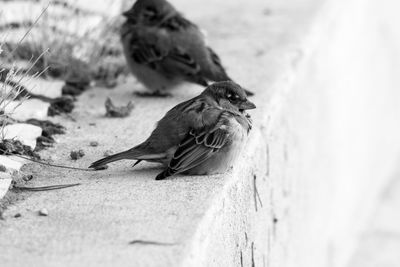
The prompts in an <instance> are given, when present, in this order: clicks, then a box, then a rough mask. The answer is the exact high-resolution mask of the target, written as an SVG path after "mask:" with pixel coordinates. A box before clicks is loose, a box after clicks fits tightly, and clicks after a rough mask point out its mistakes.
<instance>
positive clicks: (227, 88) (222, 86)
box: [202, 81, 256, 114]
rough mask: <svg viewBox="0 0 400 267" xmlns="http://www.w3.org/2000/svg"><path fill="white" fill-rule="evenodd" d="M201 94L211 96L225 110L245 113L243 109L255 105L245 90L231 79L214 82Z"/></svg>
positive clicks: (251, 107) (252, 107) (254, 106)
mask: <svg viewBox="0 0 400 267" xmlns="http://www.w3.org/2000/svg"><path fill="white" fill-rule="evenodd" d="M202 94H203V95H206V96H208V97H211V98H212V99H213V100H215V101H216V102H217V103H218V105H219V106H220V107H221V108H223V109H225V110H229V111H234V112H239V113H242V114H245V110H248V109H254V108H256V105H254V103H253V102H251V101H249V100H248V99H247V95H246V92H245V90H244V89H243V88H242V87H241V86H240V85H238V84H237V83H234V82H231V81H226V82H216V83H214V84H212V85H210V86H208V87H207V88H206V89H205V90H204V92H203V93H202Z"/></svg>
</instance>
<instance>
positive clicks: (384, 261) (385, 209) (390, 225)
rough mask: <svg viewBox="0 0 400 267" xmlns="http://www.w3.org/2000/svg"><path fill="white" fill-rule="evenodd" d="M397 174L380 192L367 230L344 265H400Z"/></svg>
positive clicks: (399, 184) (399, 195)
mask: <svg viewBox="0 0 400 267" xmlns="http://www.w3.org/2000/svg"><path fill="white" fill-rule="evenodd" d="M399 211H400V173H399V172H397V173H396V174H395V175H394V176H393V179H392V180H391V181H390V183H389V184H388V187H387V188H386V189H385V190H384V191H382V192H381V195H380V202H379V203H378V205H377V207H376V211H375V212H374V213H373V215H372V216H371V220H370V223H369V224H368V228H367V230H366V231H365V232H364V233H363V234H361V235H360V238H359V243H358V247H357V250H356V251H355V254H354V256H353V257H352V259H351V261H350V263H349V265H348V267H397V266H400V253H399V251H400V212H399Z"/></svg>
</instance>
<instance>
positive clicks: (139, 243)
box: [129, 239, 176, 246]
mask: <svg viewBox="0 0 400 267" xmlns="http://www.w3.org/2000/svg"><path fill="white" fill-rule="evenodd" d="M136 244H137V245H153V246H175V245H176V244H175V243H164V242H157V241H148V240H141V239H135V240H132V241H131V242H129V245H136Z"/></svg>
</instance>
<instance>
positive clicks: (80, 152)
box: [70, 149, 85, 160]
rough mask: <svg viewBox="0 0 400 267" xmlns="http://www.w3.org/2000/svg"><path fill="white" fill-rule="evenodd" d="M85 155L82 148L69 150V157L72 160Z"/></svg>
mask: <svg viewBox="0 0 400 267" xmlns="http://www.w3.org/2000/svg"><path fill="white" fill-rule="evenodd" d="M83 156H85V152H84V151H83V150H82V149H79V150H74V151H71V153H70V157H71V159H73V160H78V159H80V158H82V157H83Z"/></svg>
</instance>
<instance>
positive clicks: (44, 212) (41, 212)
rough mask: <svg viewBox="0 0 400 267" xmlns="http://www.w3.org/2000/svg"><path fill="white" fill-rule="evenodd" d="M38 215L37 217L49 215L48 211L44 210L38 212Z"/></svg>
mask: <svg viewBox="0 0 400 267" xmlns="http://www.w3.org/2000/svg"><path fill="white" fill-rule="evenodd" d="M38 213H39V216H48V215H49V211H48V210H47V209H46V208H43V209H41V210H39V212H38Z"/></svg>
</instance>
